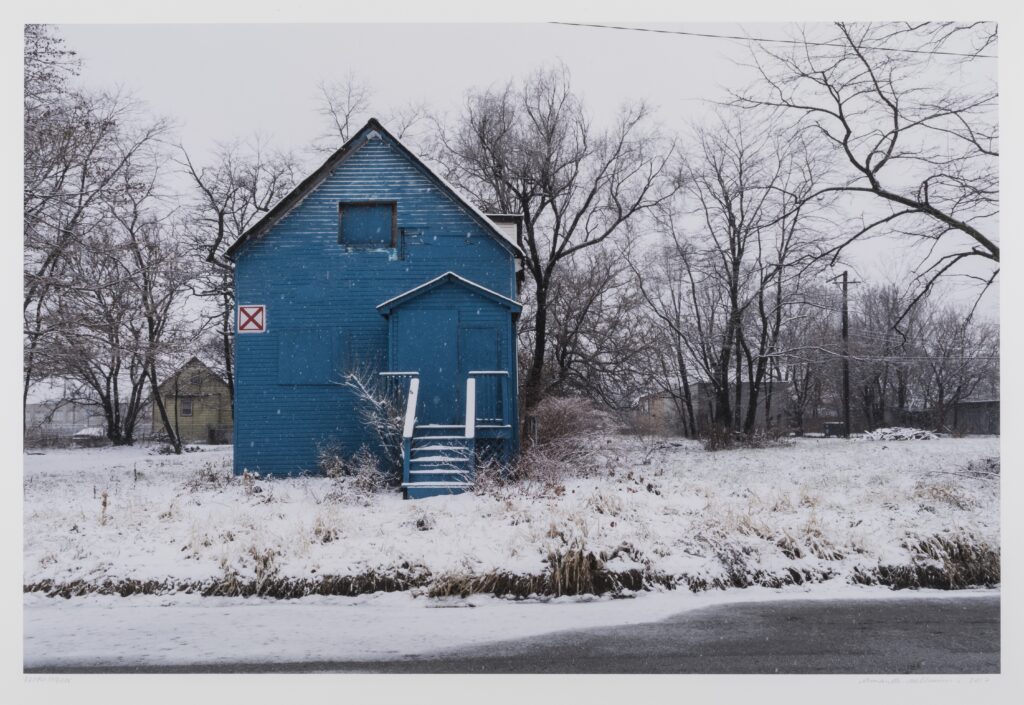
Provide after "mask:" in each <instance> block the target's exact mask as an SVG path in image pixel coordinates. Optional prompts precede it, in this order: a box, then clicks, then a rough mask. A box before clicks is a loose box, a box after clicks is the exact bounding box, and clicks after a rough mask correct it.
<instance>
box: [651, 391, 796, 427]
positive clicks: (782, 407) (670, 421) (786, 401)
mask: <svg viewBox="0 0 1024 705" xmlns="http://www.w3.org/2000/svg"><path fill="white" fill-rule="evenodd" d="M792 386H793V385H792V384H791V383H790V382H773V383H772V385H771V409H770V416H769V410H768V409H766V407H765V404H766V401H767V397H768V385H767V384H763V385H762V386H761V390H760V392H759V393H758V397H757V410H756V412H755V418H754V430H756V431H763V430H765V429H766V428H769V427H771V428H787V427H788V417H787V415H786V413H787V410H788V408H789V405H790V401H791V395H792ZM749 396H750V385H749V384H748V383H747V382H743V383H742V384H741V385H740V413H741V414H742V415H741V417H740V419H739V424H738V426H739V427H742V425H743V423H744V421H745V419H746V411H747V405H748V399H749ZM690 401H691V404H692V405H693V416H694V421H695V422H696V425H697V433H698V434H700V433H703V432H704V431H705V430H706V429H707V428H708V426H709V425H710V424H711V422H712V421H713V419H714V417H715V395H714V388H713V387H712V385H711V384H709V383H708V382H698V383H697V384H694V385H691V387H690ZM735 403H736V388H735V386H731V387H730V391H729V404H730V410H731V412H732V415H733V418H734V419H735V417H736V408H735ZM637 414H638V419H639V420H640V421H642V422H644V423H645V425H647V426H648V427H649V428H650V429H651V430H653V431H655V432H656V433H663V434H667V435H671V434H678V435H684V434H685V432H686V427H687V425H686V422H685V402H684V401H683V397H682V394H681V393H678V394H670V393H668V392H657V393H655V394H648V395H646V396H644V397H641V398H640V401H639V404H638V405H637Z"/></svg>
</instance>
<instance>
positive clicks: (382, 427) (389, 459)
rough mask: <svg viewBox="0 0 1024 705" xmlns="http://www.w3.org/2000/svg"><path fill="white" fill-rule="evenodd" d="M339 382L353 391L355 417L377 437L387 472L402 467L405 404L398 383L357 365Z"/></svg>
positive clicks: (397, 471)
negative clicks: (356, 367) (355, 409)
mask: <svg viewBox="0 0 1024 705" xmlns="http://www.w3.org/2000/svg"><path fill="white" fill-rule="evenodd" d="M342 384H343V385H344V386H346V387H348V388H349V389H351V390H352V392H353V393H354V394H355V397H356V408H357V413H358V414H359V420H360V421H361V422H362V424H363V425H364V426H365V427H366V428H369V429H370V430H371V431H372V432H373V434H374V436H375V437H376V439H377V445H378V447H379V448H380V450H381V451H382V453H383V455H382V456H381V457H379V458H378V460H381V461H383V463H384V465H385V469H386V470H387V471H388V472H393V473H400V472H401V469H402V426H403V422H404V415H405V403H404V398H403V395H402V394H401V393H400V388H399V387H400V385H396V384H395V381H394V380H392V379H385V378H382V377H380V376H379V375H378V374H376V373H375V372H373V370H371V369H370V368H360V369H356V370H353V371H351V372H349V373H348V374H346V375H345V379H344V381H343V382H342Z"/></svg>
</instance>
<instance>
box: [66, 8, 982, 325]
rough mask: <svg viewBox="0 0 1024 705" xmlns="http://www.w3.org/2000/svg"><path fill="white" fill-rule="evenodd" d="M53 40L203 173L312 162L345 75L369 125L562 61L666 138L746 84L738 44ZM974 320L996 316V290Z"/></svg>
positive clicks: (302, 36) (361, 27)
mask: <svg viewBox="0 0 1024 705" xmlns="http://www.w3.org/2000/svg"><path fill="white" fill-rule="evenodd" d="M650 26H658V27H663V28H676V29H684V28H685V29H689V30H697V31H701V32H711V33H722V34H744V33H745V32H746V33H749V34H752V35H757V36H761V37H782V36H785V34H786V32H787V27H786V26H784V25H779V24H756V23H750V24H744V25H739V24H696V25H695V24H687V25H678V24H676V25H672V24H660V25H650ZM61 31H62V32H63V34H64V37H65V38H66V40H67V42H68V44H69V46H70V47H71V48H73V49H75V50H76V51H77V52H78V53H79V55H80V57H81V59H82V60H83V62H84V66H83V70H82V76H81V80H82V82H83V83H84V84H86V85H90V86H94V87H104V88H109V87H111V86H115V85H120V86H123V87H124V88H125V89H127V90H130V91H132V92H133V93H135V94H136V95H137V96H138V97H139V98H140V99H142V100H144V101H145V102H146V103H147V104H148V105H149V106H150V108H151V109H152V111H153V112H155V113H157V114H161V115H165V116H168V117H171V118H173V119H175V120H176V122H177V124H178V130H177V132H178V137H179V138H180V140H181V141H182V142H183V144H184V145H185V146H186V147H187V148H188V149H189V151H190V153H192V154H193V156H194V158H196V159H198V160H199V161H200V162H202V161H203V158H204V155H205V154H206V153H207V150H209V149H210V148H212V147H213V146H214V144H215V143H216V142H217V141H230V140H233V139H237V138H246V137H250V136H252V135H254V134H256V133H259V134H260V135H262V136H264V137H265V138H267V140H268V141H269V143H270V144H271V145H273V146H277V147H281V148H285V149H293V150H296V151H301V152H305V153H306V154H309V152H308V150H309V147H310V145H311V144H312V142H313V141H314V139H315V138H316V137H317V136H318V135H319V134H320V133H321V132H322V131H323V129H324V122H323V117H322V116H320V115H319V114H318V113H317V107H318V104H317V84H318V83H319V82H320V81H324V80H326V81H330V80H337V79H341V78H343V77H344V76H345V75H346V74H348V73H349V72H350V71H351V72H352V73H353V74H355V75H356V76H357V77H358V78H359V79H360V80H362V81H364V82H366V83H368V84H370V85H371V86H372V87H373V90H374V100H373V103H374V105H375V106H377V107H376V108H375V111H376V112H377V113H378V114H380V113H383V112H385V111H386V110H387V108H389V107H392V106H398V105H401V104H404V103H408V102H412V101H424V102H426V103H427V104H429V105H430V106H431V107H432V108H434V109H436V110H441V111H447V112H454V111H457V110H458V108H459V106H460V104H461V101H462V98H463V96H464V94H465V92H466V91H467V90H469V89H470V88H480V87H485V86H488V85H491V84H500V83H504V82H505V81H507V80H508V79H510V78H512V77H515V76H521V75H523V74H524V73H527V72H528V71H531V70H533V69H535V68H538V67H540V66H544V65H548V64H551V63H553V62H556V61H563V62H565V63H566V65H567V66H568V67H569V69H570V70H571V72H572V76H573V85H574V87H575V88H576V90H577V91H578V92H579V93H581V94H582V95H583V97H584V100H585V102H586V104H587V106H588V108H589V110H590V112H591V113H592V114H593V115H594V116H595V117H596V118H597V119H598V120H600V119H601V118H602V116H610V115H611V114H613V113H614V111H615V110H616V109H617V107H618V106H619V105H620V104H621V103H622V102H624V101H627V100H634V99H644V100H647V101H648V102H650V103H651V104H652V105H654V106H655V107H656V108H657V109H658V118H659V120H660V121H661V122H662V124H663V125H664V127H665V128H667V129H669V130H672V131H677V132H680V133H684V132H685V131H686V127H687V123H689V122H692V121H695V120H699V119H700V117H701V116H702V115H703V114H705V113H706V111H707V110H708V109H709V101H714V100H716V99H721V98H723V97H724V96H725V95H726V91H725V86H731V87H739V86H741V85H744V84H745V83H746V82H747V81H748V80H750V78H751V76H750V74H749V73H748V72H747V70H746V69H744V68H743V67H742V66H739V65H737V63H736V62H737V61H741V60H743V59H744V58H745V57H746V55H747V51H746V48H745V46H744V45H743V44H742V43H741V42H738V41H729V40H715V39H704V38H697V37H683V36H678V35H659V34H650V33H641V32H626V31H614V30H607V29H596V28H584V27H567V26H560V25H550V24H386V25H381V24H348V25H339V24H276V25H275V24H249V25H227V24H224V25H215V24H205V25H203V24H196V25H182V24H151V25H140V24H120V25H61ZM995 63H996V62H994V61H993V62H992V66H993V70H994V68H995ZM310 163H311V164H312V161H311V162H310ZM852 254H853V260H854V263H855V265H856V266H857V268H858V270H859V271H860V273H861V276H867V277H870V278H875V276H878V277H879V278H885V277H893V276H900V274H901V272H902V271H903V270H905V269H906V268H907V266H908V265H909V263H910V262H912V261H913V258H912V256H911V255H910V253H909V252H907V251H906V248H905V247H903V246H902V244H901V243H900V242H895V241H892V240H888V239H886V240H882V241H879V240H875V241H873V242H870V243H865V244H864V245H862V246H860V247H859V248H858V250H857V251H855V252H854V253H852ZM966 296H968V297H970V295H969V294H968V295H966ZM970 300H971V301H973V299H970ZM982 310H983V311H985V312H986V313H988V314H990V315H993V316H995V315H996V314H997V311H998V291H997V290H995V289H993V290H992V291H991V292H990V293H989V294H988V295H986V297H985V300H984V302H983V305H982Z"/></svg>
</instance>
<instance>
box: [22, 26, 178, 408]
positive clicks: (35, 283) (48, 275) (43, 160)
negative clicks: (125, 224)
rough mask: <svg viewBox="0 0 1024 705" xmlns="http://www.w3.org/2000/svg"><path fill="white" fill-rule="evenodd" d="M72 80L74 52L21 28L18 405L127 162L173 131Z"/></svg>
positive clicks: (44, 30)
mask: <svg viewBox="0 0 1024 705" xmlns="http://www.w3.org/2000/svg"><path fill="white" fill-rule="evenodd" d="M76 72H77V62H76V61H75V59H74V54H73V52H70V51H68V50H66V49H64V48H63V43H62V41H61V40H60V38H59V37H58V36H57V35H56V34H55V33H54V31H53V30H52V29H51V28H48V27H44V26H40V25H29V26H27V27H26V30H25V113H24V115H25V155H24V156H25V159H24V175H25V180H24V245H25V258H24V275H25V276H24V298H23V304H22V311H23V314H24V343H25V360H24V368H23V393H22V403H23V405H24V404H26V403H27V400H28V394H29V390H30V388H31V387H32V385H33V383H34V382H35V381H36V380H37V379H39V378H41V377H42V376H45V375H46V374H48V371H47V370H46V369H45V367H44V366H43V365H42V362H43V358H45V357H46V355H43V354H41V348H44V347H45V346H46V345H47V344H48V341H50V340H51V339H52V337H53V336H54V335H55V333H56V331H55V329H54V328H53V324H54V322H55V321H57V320H59V317H58V316H56V315H55V310H54V308H55V306H56V305H57V301H58V299H59V298H60V295H61V288H62V287H63V286H64V285H65V283H66V281H67V272H66V271H65V269H66V268H67V267H69V266H71V264H72V263H71V260H72V259H73V257H74V256H75V255H74V251H75V249H76V248H78V247H80V246H81V245H82V243H83V242H84V240H85V239H87V238H88V237H89V233H90V232H91V231H92V230H93V229H95V228H97V227H99V226H100V225H102V224H103V222H104V218H105V214H104V205H103V204H104V202H105V199H108V198H109V197H110V196H111V194H112V193H113V192H114V191H116V190H117V189H118V188H120V185H119V183H118V180H119V178H120V176H121V175H122V174H123V172H124V170H125V168H126V166H127V164H128V163H129V161H130V160H131V159H132V158H133V156H134V155H135V154H137V153H139V152H141V151H145V150H147V149H149V148H150V146H151V145H152V144H153V143H154V142H156V141H157V140H159V139H161V138H162V137H163V136H164V135H165V134H166V132H167V130H168V128H169V123H168V121H166V120H148V119H145V118H144V117H143V115H142V110H141V106H140V105H139V104H138V103H136V102H135V101H133V100H132V99H131V97H130V96H126V95H123V94H119V93H113V94H109V93H87V92H84V91H81V90H78V89H77V88H75V86H74V85H73V83H72V79H73V77H74V76H75V74H76Z"/></svg>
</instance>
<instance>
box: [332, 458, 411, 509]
mask: <svg viewBox="0 0 1024 705" xmlns="http://www.w3.org/2000/svg"><path fill="white" fill-rule="evenodd" d="M319 464H320V469H321V470H322V471H323V473H324V475H326V476H327V477H330V478H332V479H334V480H335V488H334V490H333V491H332V492H331V493H330V494H328V495H327V499H333V500H335V501H338V500H346V499H362V498H365V497H367V496H368V495H372V494H377V493H379V492H384V491H386V490H388V489H390V488H391V487H393V486H394V485H395V483H396V481H397V479H398V476H396V475H395V473H394V472H385V471H384V470H383V469H382V468H381V463H380V458H379V457H378V456H377V455H376V454H375V453H374V452H373V451H371V450H370V449H369V448H368V447H366V446H365V445H364V446H362V447H361V448H360V449H359V450H358V451H356V452H355V453H354V454H352V455H350V456H345V455H342V454H341V453H340V452H339V451H338V450H337V448H336V447H334V446H328V447H325V448H321V449H320V453H319Z"/></svg>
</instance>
